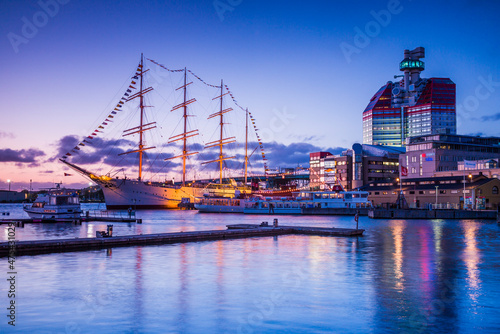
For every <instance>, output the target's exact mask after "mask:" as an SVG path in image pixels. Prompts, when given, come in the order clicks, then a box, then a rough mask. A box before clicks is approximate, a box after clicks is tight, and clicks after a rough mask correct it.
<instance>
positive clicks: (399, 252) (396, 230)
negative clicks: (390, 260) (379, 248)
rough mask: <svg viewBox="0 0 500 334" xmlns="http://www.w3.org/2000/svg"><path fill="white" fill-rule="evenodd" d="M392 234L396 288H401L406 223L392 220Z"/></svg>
mask: <svg viewBox="0 0 500 334" xmlns="http://www.w3.org/2000/svg"><path fill="white" fill-rule="evenodd" d="M394 224H395V225H394V226H393V227H392V235H393V240H394V253H393V254H394V275H395V279H396V289H398V290H403V288H404V276H403V241H404V236H403V235H404V231H405V227H406V224H405V222H401V221H394Z"/></svg>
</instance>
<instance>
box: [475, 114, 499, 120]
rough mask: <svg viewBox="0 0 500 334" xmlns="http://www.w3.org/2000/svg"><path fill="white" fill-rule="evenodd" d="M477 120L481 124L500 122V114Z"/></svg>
mask: <svg viewBox="0 0 500 334" xmlns="http://www.w3.org/2000/svg"><path fill="white" fill-rule="evenodd" d="M479 120H480V121H481V122H492V121H498V120H500V112H497V113H496V114H493V115H487V116H482V117H479Z"/></svg>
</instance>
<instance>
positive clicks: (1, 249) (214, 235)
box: [0, 224, 364, 257]
mask: <svg viewBox="0 0 500 334" xmlns="http://www.w3.org/2000/svg"><path fill="white" fill-rule="evenodd" d="M227 227H228V229H227V230H210V231H192V232H175V233H161V234H141V235H124V236H113V237H108V238H74V239H58V240H34V241H16V242H13V243H11V244H9V243H8V242H2V243H0V257H6V256H8V255H9V251H10V252H11V254H15V255H16V256H20V255H35V254H44V253H59V252H74V251H86V250H92V249H103V248H112V247H128V246H140V245H158V244H171V243H185V242H197V241H213V240H226V239H237V238H255V237H269V236H278V235H287V234H305V235H321V236H359V235H362V234H363V232H364V230H362V229H359V230H356V229H337V228H320V227H304V226H302V227H301V226H279V227H272V226H260V225H244V224H241V225H228V226H227Z"/></svg>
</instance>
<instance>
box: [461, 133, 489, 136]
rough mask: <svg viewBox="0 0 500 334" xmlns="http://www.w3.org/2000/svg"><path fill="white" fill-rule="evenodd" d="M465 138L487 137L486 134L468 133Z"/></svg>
mask: <svg viewBox="0 0 500 334" xmlns="http://www.w3.org/2000/svg"><path fill="white" fill-rule="evenodd" d="M464 136H471V137H486V134H484V132H474V133H467V134H465V135H464Z"/></svg>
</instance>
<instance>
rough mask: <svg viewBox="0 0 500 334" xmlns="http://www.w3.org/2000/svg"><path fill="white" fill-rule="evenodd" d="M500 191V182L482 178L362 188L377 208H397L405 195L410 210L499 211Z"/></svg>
mask: <svg viewBox="0 0 500 334" xmlns="http://www.w3.org/2000/svg"><path fill="white" fill-rule="evenodd" d="M499 189H500V180H499V179H498V178H488V177H486V176H484V175H482V174H467V175H466V176H465V177H464V176H460V175H457V176H443V177H427V178H410V179H402V180H400V181H399V180H398V181H396V180H388V181H376V182H372V183H370V184H368V185H365V186H363V187H361V188H360V190H364V191H368V192H369V196H368V199H369V200H370V201H371V202H372V204H373V205H374V206H382V207H386V206H391V205H394V204H395V203H396V201H397V199H398V194H399V192H400V191H402V192H403V195H404V196H405V199H406V202H407V203H408V205H409V207H411V208H425V209H427V208H429V207H430V206H432V207H437V208H440V209H463V208H464V207H465V208H469V209H479V210H480V209H493V210H497V209H498V207H499V204H500V194H499ZM464 202H465V206H464ZM436 204H437V205H436Z"/></svg>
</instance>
